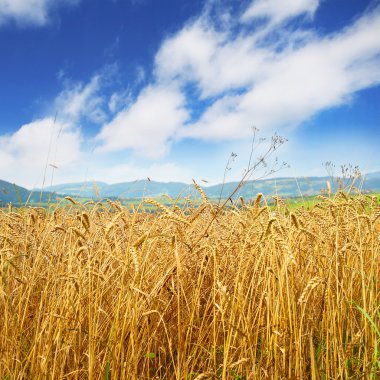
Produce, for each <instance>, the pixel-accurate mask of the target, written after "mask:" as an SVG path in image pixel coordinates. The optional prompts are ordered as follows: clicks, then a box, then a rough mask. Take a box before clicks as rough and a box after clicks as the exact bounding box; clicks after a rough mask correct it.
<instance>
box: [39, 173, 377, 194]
mask: <svg viewBox="0 0 380 380" xmlns="http://www.w3.org/2000/svg"><path fill="white" fill-rule="evenodd" d="M327 181H330V183H331V185H332V190H333V191H335V190H337V183H336V181H335V180H333V181H332V180H331V178H330V177H298V178H289V177H283V178H271V179H263V180H258V181H247V182H246V183H245V184H244V186H243V187H242V188H241V189H239V191H238V195H241V196H243V197H244V198H247V199H249V198H252V197H254V196H255V195H256V194H257V193H263V194H264V195H267V196H270V195H276V194H278V195H280V196H282V197H295V196H300V195H301V194H302V195H304V196H305V195H314V194H319V193H320V192H321V189H326V182H327ZM237 185H238V182H227V183H225V184H224V186H223V185H221V184H218V185H214V186H202V187H203V189H204V191H205V192H206V194H207V195H208V196H209V197H210V198H219V197H220V196H222V198H223V197H227V196H229V195H230V194H231V193H232V192H233V190H234V189H235V188H236V187H237ZM356 185H357V186H359V187H361V188H362V189H363V190H365V191H379V190H380V172H376V173H370V174H368V175H367V176H366V179H365V181H364V182H363V184H362V185H361V184H360V181H358V182H357V183H356ZM45 190H46V191H50V192H56V193H57V194H62V195H63V194H66V195H71V196H81V197H89V198H96V197H97V196H99V197H101V198H110V197H116V198H142V197H159V196H162V195H164V194H166V195H169V196H170V197H173V198H175V197H177V196H178V195H181V196H186V195H189V194H196V192H194V189H193V187H192V185H189V184H186V183H181V182H156V181H150V180H137V181H133V182H122V183H116V184H110V185H109V184H106V183H104V182H95V183H94V182H80V183H71V184H62V185H57V186H52V187H47V188H46V189H45Z"/></svg>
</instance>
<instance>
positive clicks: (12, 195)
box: [0, 180, 55, 207]
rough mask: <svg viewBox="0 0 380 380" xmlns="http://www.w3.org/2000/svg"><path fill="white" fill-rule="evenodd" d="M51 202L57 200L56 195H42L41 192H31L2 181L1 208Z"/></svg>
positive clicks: (0, 181) (0, 192)
mask: <svg viewBox="0 0 380 380" xmlns="http://www.w3.org/2000/svg"><path fill="white" fill-rule="evenodd" d="M50 200H55V195H54V194H52V193H49V192H46V191H44V192H42V193H41V192H40V191H34V192H31V191H30V190H28V189H26V188H24V187H21V186H17V185H15V184H12V183H10V182H7V181H3V180H0V207H3V206H6V205H7V204H9V203H12V204H14V205H16V206H19V205H20V203H22V204H25V203H26V202H29V203H38V202H49V201H50Z"/></svg>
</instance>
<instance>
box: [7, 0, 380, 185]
mask: <svg viewBox="0 0 380 380" xmlns="http://www.w3.org/2000/svg"><path fill="white" fill-rule="evenodd" d="M379 36H380V2H379V1H370V0H368V1H366V0H360V1H359V0H293V1H283V0H245V1H232V0H205V1H198V0H160V1H157V0H17V1H15V0H0V49H1V50H0V178H1V179H4V180H7V181H11V182H16V183H17V184H20V185H24V186H26V187H28V188H33V187H40V186H42V184H44V185H45V186H46V185H50V184H52V183H53V184H58V183H64V182H76V181H84V180H93V179H95V180H98V181H105V182H109V183H114V182H123V181H132V180H135V179H138V178H145V177H148V176H149V177H150V178H151V179H154V180H162V181H184V182H190V181H191V179H192V178H195V179H196V180H198V181H199V180H200V179H201V178H202V179H206V180H208V181H209V182H210V183H218V182H221V180H222V179H223V172H224V168H225V166H226V163H227V160H228V157H229V155H230V153H231V152H235V153H237V158H236V160H235V161H234V162H233V164H232V165H231V166H232V168H231V170H230V171H229V172H228V176H227V180H236V179H239V178H240V177H241V175H242V173H243V171H244V169H245V167H246V165H247V163H248V159H249V155H250V149H251V148H250V147H251V139H252V128H251V127H252V126H256V127H257V128H259V129H260V133H259V137H269V138H270V136H272V135H273V134H274V133H278V134H279V135H281V136H284V137H286V138H287V139H288V142H287V143H286V144H285V145H283V146H282V147H281V148H280V149H279V151H278V152H277V156H278V158H279V160H280V161H281V162H282V161H286V162H287V163H288V164H290V168H289V169H285V170H282V171H281V172H279V173H278V175H281V176H312V175H325V174H326V172H325V171H324V168H323V166H322V163H323V162H326V161H332V162H334V163H335V165H336V166H337V167H339V165H341V164H348V163H351V164H352V165H359V167H360V168H361V170H362V171H363V172H372V171H377V170H380V159H379V155H378V154H377V150H378V146H379V145H380V133H379V130H380V107H379V105H380V86H379V85H380V37H379ZM262 149H265V146H263V148H262ZM261 153H262V152H261V151H260V150H257V151H256V150H255V151H254V156H259V155H260V154H261ZM273 159H274V157H273ZM261 174H262V173H259V172H258V173H257V176H259V175H261ZM254 177H255V174H254V176H253V178H254Z"/></svg>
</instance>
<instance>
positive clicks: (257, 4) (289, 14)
mask: <svg viewBox="0 0 380 380" xmlns="http://www.w3.org/2000/svg"><path fill="white" fill-rule="evenodd" d="M318 5H319V0H291V1H283V0H255V1H252V3H251V5H250V6H249V7H248V8H247V10H246V11H245V12H244V14H243V15H242V21H244V22H247V21H251V20H253V19H257V18H266V19H267V20H268V21H269V23H270V24H272V25H273V24H280V23H281V22H283V21H285V20H288V19H290V18H293V17H297V16H300V15H304V14H305V15H308V16H309V17H312V16H313V15H314V13H315V11H316V10H317V8H318Z"/></svg>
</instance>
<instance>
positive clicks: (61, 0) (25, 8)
mask: <svg viewBox="0 0 380 380" xmlns="http://www.w3.org/2000/svg"><path fill="white" fill-rule="evenodd" d="M79 1H80V0H0V25H1V24H4V23H6V22H9V21H15V22H16V23H18V24H23V25H28V24H34V25H44V24H46V22H47V21H48V19H49V13H50V11H51V10H52V9H53V7H56V6H59V5H64V4H69V5H70V4H76V3H78V2H79Z"/></svg>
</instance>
